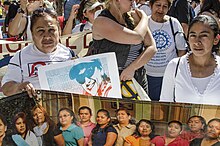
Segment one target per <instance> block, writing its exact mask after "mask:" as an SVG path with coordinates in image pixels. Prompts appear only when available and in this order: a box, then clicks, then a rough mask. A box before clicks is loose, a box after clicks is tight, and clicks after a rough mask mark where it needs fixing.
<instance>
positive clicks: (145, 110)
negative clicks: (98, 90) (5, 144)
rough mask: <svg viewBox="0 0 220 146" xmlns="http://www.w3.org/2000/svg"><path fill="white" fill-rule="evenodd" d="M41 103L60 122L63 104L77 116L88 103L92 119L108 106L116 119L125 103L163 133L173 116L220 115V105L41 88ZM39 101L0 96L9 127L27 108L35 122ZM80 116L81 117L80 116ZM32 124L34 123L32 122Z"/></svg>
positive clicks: (181, 118) (23, 96)
mask: <svg viewBox="0 0 220 146" xmlns="http://www.w3.org/2000/svg"><path fill="white" fill-rule="evenodd" d="M38 97H39V99H40V102H39V103H40V104H41V105H42V106H43V107H44V108H45V110H46V112H47V114H48V115H49V116H50V118H51V119H52V120H53V121H54V122H55V123H58V115H57V114H58V111H59V110H60V109H61V108H63V107H68V108H70V109H72V110H73V112H74V113H75V115H76V116H77V113H78V109H79V107H81V106H88V107H90V108H91V109H92V114H93V116H92V121H93V122H95V123H96V121H95V117H96V112H97V111H98V110H99V109H101V108H104V109H107V110H108V111H109V112H110V115H111V118H112V120H113V121H114V120H115V119H116V116H115V111H116V110H117V109H118V108H119V107H126V108H127V109H128V111H129V113H130V114H131V116H132V118H133V119H134V120H135V121H136V122H138V121H139V120H140V119H143V118H144V119H148V120H151V121H152V122H153V123H154V125H155V128H156V129H155V132H156V133H155V134H158V135H163V134H164V131H165V129H166V126H167V123H168V122H169V121H171V120H178V121H180V122H182V123H183V124H184V127H185V126H186V122H187V120H188V118H189V117H191V116H193V115H200V116H202V117H204V118H205V119H206V121H209V120H210V119H212V118H220V106H214V105H200V104H196V105H195V104H186V103H169V102H167V103H165V102H150V101H131V100H125V99H116V98H106V97H105V98H103V97H97V96H85V95H79V94H72V93H66V92H55V91H46V90H41V91H38ZM35 104H36V102H35V100H34V99H32V98H29V97H28V96H27V93H20V94H17V95H13V96H9V97H5V98H3V99H1V100H0V113H1V114H2V115H3V116H4V117H5V118H6V119H7V122H8V131H13V126H14V125H13V122H12V121H13V118H14V116H15V114H16V113H18V112H25V113H26V114H27V117H28V121H30V122H33V117H32V116H33V115H31V110H32V108H33V107H34V105H35ZM77 119H78V120H79V118H78V117H77ZM30 124H31V123H30Z"/></svg>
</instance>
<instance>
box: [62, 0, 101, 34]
mask: <svg viewBox="0 0 220 146" xmlns="http://www.w3.org/2000/svg"><path fill="white" fill-rule="evenodd" d="M103 8H104V4H103V3H100V2H98V1H97V0H82V1H81V3H80V5H73V6H72V11H71V13H70V16H69V19H68V21H67V23H66V25H65V27H64V29H63V33H62V34H63V35H67V34H71V33H78V32H82V31H86V30H92V24H93V22H94V19H95V17H96V16H97V14H96V13H97V12H98V11H99V10H102V9H103ZM74 19H77V20H78V21H80V23H79V24H77V25H76V26H75V27H74V28H73V22H74Z"/></svg>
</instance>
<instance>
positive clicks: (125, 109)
mask: <svg viewBox="0 0 220 146" xmlns="http://www.w3.org/2000/svg"><path fill="white" fill-rule="evenodd" d="M119 111H125V112H126V114H127V115H128V116H130V115H131V114H130V112H129V111H128V109H127V108H125V107H120V108H119V109H117V110H116V111H115V114H116V115H117V114H118V112H119Z"/></svg>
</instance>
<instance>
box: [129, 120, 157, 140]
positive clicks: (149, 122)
mask: <svg viewBox="0 0 220 146" xmlns="http://www.w3.org/2000/svg"><path fill="white" fill-rule="evenodd" d="M142 122H145V123H147V124H148V125H150V127H151V130H152V131H151V133H150V134H149V137H150V139H153V138H154V137H155V126H154V124H153V123H152V122H151V121H150V120H147V119H141V120H140V121H139V122H138V123H137V124H136V129H135V132H134V133H133V135H135V136H138V137H141V134H140V132H139V131H138V129H139V126H140V124H141V123H142Z"/></svg>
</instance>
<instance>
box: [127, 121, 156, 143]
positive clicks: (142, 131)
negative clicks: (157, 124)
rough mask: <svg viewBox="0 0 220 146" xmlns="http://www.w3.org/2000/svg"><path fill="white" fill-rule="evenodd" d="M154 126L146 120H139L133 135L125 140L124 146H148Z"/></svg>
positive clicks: (152, 136) (152, 135)
mask: <svg viewBox="0 0 220 146" xmlns="http://www.w3.org/2000/svg"><path fill="white" fill-rule="evenodd" d="M154 129H155V128H154V124H153V123H152V122H151V121H149V120H146V119H141V120H140V121H139V122H138V123H137V124H136V130H135V132H134V134H133V135H131V136H128V137H126V138H125V143H124V146H142V145H145V146H150V145H151V140H152V139H153V138H154V136H155V135H154Z"/></svg>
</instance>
